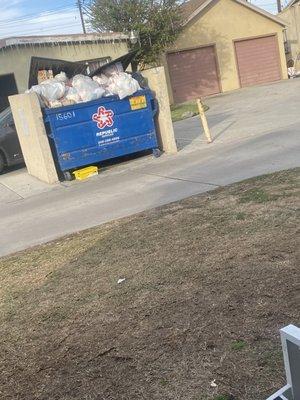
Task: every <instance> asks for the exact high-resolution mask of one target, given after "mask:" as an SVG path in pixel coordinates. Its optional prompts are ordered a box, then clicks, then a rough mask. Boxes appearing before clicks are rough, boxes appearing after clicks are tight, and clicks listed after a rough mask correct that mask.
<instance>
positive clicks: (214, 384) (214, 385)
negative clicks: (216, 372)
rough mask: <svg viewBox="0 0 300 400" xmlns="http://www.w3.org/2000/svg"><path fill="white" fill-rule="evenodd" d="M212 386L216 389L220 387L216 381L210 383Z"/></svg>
mask: <svg viewBox="0 0 300 400" xmlns="http://www.w3.org/2000/svg"><path fill="white" fill-rule="evenodd" d="M210 386H211V387H213V388H215V387H217V386H218V385H217V384H216V380H215V379H214V380H213V381H211V382H210Z"/></svg>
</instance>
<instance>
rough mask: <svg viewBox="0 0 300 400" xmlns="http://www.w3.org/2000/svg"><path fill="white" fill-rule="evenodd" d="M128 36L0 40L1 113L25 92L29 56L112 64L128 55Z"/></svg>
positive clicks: (93, 35)
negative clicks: (112, 61) (9, 98)
mask: <svg viewBox="0 0 300 400" xmlns="http://www.w3.org/2000/svg"><path fill="white" fill-rule="evenodd" d="M127 44H128V36H127V35H124V34H122V33H101V34H98V33H91V34H86V35H82V34H79V35H57V36H55V35H54V36H53V35H52V36H23V37H13V38H7V39H0V110H1V108H2V109H3V108H4V107H5V106H6V105H8V102H7V97H8V96H9V95H12V94H16V93H22V92H24V91H25V90H26V89H28V78H29V67H30V60H31V57H32V56H37V57H46V58H53V59H59V60H66V61H81V60H93V59H99V58H103V61H105V60H111V59H115V58H118V57H120V56H122V55H124V54H126V53H127V52H128V46H127Z"/></svg>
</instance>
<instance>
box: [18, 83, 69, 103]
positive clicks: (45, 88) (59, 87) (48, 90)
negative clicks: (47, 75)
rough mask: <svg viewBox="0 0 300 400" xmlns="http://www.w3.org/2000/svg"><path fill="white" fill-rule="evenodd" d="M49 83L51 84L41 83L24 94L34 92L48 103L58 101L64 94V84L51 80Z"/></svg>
mask: <svg viewBox="0 0 300 400" xmlns="http://www.w3.org/2000/svg"><path fill="white" fill-rule="evenodd" d="M50 81H51V82H49V81H48V82H47V83H44V82H43V83H41V84H40V85H35V86H32V88H31V89H29V90H27V91H26V93H31V92H35V93H37V94H38V95H40V96H42V97H44V98H45V99H46V100H48V101H49V102H50V101H55V100H59V99H60V98H62V97H63V96H64V94H65V90H66V87H65V84H64V83H62V82H57V81H56V80H55V79H51V80H50Z"/></svg>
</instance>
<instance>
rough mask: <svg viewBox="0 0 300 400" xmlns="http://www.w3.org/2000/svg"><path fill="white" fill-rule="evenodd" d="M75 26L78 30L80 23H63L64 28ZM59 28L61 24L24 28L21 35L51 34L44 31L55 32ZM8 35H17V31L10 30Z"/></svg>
mask: <svg viewBox="0 0 300 400" xmlns="http://www.w3.org/2000/svg"><path fill="white" fill-rule="evenodd" d="M75 27H78V30H79V29H80V24H78V23H72V24H67V25H64V28H75ZM61 29H62V27H61V25H59V26H49V27H44V28H43V27H41V28H39V29H31V30H28V31H27V30H24V31H23V32H22V35H23V36H26V35H28V36H30V35H34V34H45V35H51V33H45V31H47V32H55V31H58V30H60V31H61ZM10 35H12V36H13V35H18V33H17V32H15V33H13V32H11V33H10ZM62 35H63V34H62Z"/></svg>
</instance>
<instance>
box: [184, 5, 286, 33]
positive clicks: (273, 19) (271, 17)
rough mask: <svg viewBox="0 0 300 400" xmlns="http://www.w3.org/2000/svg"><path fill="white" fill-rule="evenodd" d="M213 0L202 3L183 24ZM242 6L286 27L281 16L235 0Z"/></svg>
mask: <svg viewBox="0 0 300 400" xmlns="http://www.w3.org/2000/svg"><path fill="white" fill-rule="evenodd" d="M213 1H215V0H206V1H205V3H203V4H201V6H200V7H198V8H197V9H196V10H195V11H194V12H193V13H192V14H191V15H190V16H189V17H188V18H186V19H185V20H184V21H183V23H182V25H183V26H185V25H187V24H188V23H189V22H190V21H191V20H192V19H194V18H195V17H196V16H197V15H199V14H200V13H201V12H202V11H204V9H205V8H206V7H208V6H209V5H210V4H211V3H212V2H213ZM217 1H218V0H217ZM233 1H235V2H237V3H239V4H241V5H242V6H245V7H247V8H249V9H250V10H252V11H254V12H257V13H258V14H261V15H263V16H264V17H266V18H269V19H271V20H272V21H273V22H276V23H277V24H279V25H282V26H283V27H284V28H285V27H286V23H285V22H283V21H282V20H281V19H280V18H278V17H277V16H276V15H273V14H270V13H269V12H268V11H265V10H263V9H262V8H260V7H257V6H255V5H253V4H251V3H249V2H247V1H246V0H233Z"/></svg>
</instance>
